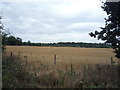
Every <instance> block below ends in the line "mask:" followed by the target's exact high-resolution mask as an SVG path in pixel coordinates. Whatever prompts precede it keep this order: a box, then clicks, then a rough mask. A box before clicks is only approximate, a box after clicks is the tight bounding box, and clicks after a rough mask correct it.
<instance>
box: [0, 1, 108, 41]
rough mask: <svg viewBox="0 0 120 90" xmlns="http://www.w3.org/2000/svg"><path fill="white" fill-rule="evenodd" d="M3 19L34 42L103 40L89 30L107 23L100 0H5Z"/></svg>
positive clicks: (12, 29) (14, 30) (98, 28)
mask: <svg viewBox="0 0 120 90" xmlns="http://www.w3.org/2000/svg"><path fill="white" fill-rule="evenodd" d="M0 4H1V5H0V6H1V7H0V8H1V10H0V11H2V15H3V23H4V26H5V28H6V29H9V31H10V32H11V34H12V35H14V36H18V37H21V38H22V39H23V41H28V40H30V41H31V42H44V43H46V42H47V43H48V42H101V41H98V40H97V39H94V38H92V37H90V36H89V34H88V33H90V32H91V31H94V30H100V27H103V26H104V18H105V17H107V16H106V13H105V12H104V11H103V10H102V9H101V5H102V4H101V2H100V0H39V1H37V0H36V1H34V0H33V1H32V0H31V1H29V2H25V1H21V2H1V3H0Z"/></svg>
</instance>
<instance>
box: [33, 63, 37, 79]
mask: <svg viewBox="0 0 120 90" xmlns="http://www.w3.org/2000/svg"><path fill="white" fill-rule="evenodd" d="M33 69H34V74H35V78H36V76H37V72H36V67H35V63H34V61H33Z"/></svg>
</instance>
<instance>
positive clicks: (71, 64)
mask: <svg viewBox="0 0 120 90" xmlns="http://www.w3.org/2000/svg"><path fill="white" fill-rule="evenodd" d="M72 73H73V65H72V64H71V74H72Z"/></svg>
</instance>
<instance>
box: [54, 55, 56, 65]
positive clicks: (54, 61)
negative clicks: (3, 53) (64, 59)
mask: <svg viewBox="0 0 120 90" xmlns="http://www.w3.org/2000/svg"><path fill="white" fill-rule="evenodd" d="M55 64H56V55H54V65H55Z"/></svg>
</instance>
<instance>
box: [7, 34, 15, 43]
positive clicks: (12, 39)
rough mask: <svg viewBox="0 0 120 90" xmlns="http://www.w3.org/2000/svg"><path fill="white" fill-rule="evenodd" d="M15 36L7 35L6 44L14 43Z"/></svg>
mask: <svg viewBox="0 0 120 90" xmlns="http://www.w3.org/2000/svg"><path fill="white" fill-rule="evenodd" d="M16 42H17V40H16V38H15V37H14V36H9V37H8V39H7V44H8V45H16Z"/></svg>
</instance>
